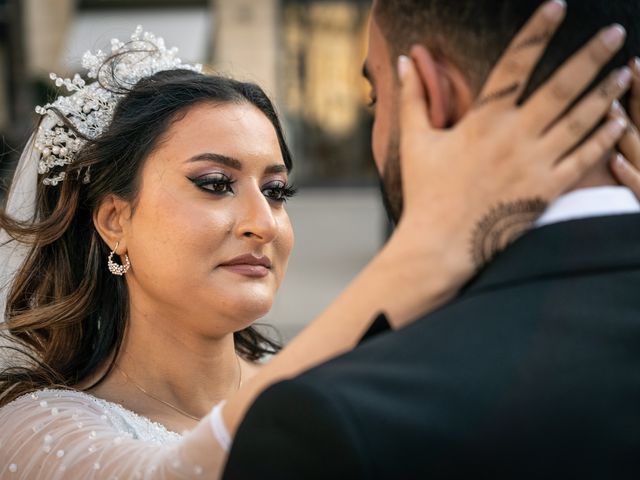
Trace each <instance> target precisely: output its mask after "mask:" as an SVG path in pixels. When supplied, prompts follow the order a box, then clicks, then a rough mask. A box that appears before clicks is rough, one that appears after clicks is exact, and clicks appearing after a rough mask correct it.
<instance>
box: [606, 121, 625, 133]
mask: <svg viewBox="0 0 640 480" xmlns="http://www.w3.org/2000/svg"><path fill="white" fill-rule="evenodd" d="M609 128H610V130H611V133H612V134H613V135H614V136H616V137H618V136H620V135H622V132H624V131H625V129H626V128H627V120H626V119H624V118H616V119H615V120H614V121H613V122H611V125H610V127H609Z"/></svg>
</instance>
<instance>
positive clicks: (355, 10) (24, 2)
mask: <svg viewBox="0 0 640 480" xmlns="http://www.w3.org/2000/svg"><path fill="white" fill-rule="evenodd" d="M369 3H370V1H369V0H0V135H1V136H2V139H3V141H2V145H1V147H0V181H1V182H2V183H0V198H2V197H4V195H5V193H6V187H7V184H8V181H9V178H10V176H11V172H12V167H13V166H14V165H15V162H16V161H17V158H18V156H19V153H20V151H21V150H22V146H23V144H24V143H25V141H26V140H27V138H28V136H29V134H30V131H31V129H32V128H33V125H34V122H35V120H36V116H35V114H34V110H33V108H34V106H35V105H36V104H43V103H46V101H47V100H50V99H51V98H52V97H53V98H55V95H56V91H55V90H54V89H52V87H51V82H50V81H49V80H48V74H49V72H56V73H58V74H61V75H63V74H69V73H73V72H75V71H77V70H79V59H80V57H81V55H82V53H84V51H86V50H88V49H92V50H95V49H97V48H103V49H105V48H107V47H108V44H109V43H108V42H109V40H110V39H111V38H112V37H118V38H120V39H125V38H127V37H128V36H129V35H130V34H131V32H132V31H133V30H134V28H135V26H136V25H138V24H141V25H143V26H144V28H145V30H148V31H152V32H154V33H155V34H157V35H159V36H162V37H164V39H165V41H166V43H167V45H170V46H173V45H175V46H178V47H179V48H180V53H181V58H182V59H183V60H184V61H188V62H200V63H203V64H205V65H207V67H208V68H209V70H210V71H213V72H218V73H223V74H227V75H231V76H234V77H236V78H239V79H243V80H251V81H254V82H256V83H259V84H260V85H261V86H262V87H263V88H264V89H265V90H266V91H267V93H269V94H270V95H271V97H272V98H273V99H274V101H275V103H276V105H277V107H278V110H279V111H280V114H281V116H282V120H283V122H284V124H285V129H286V132H287V135H288V139H289V142H290V145H291V147H292V150H293V152H294V157H295V168H294V177H293V180H294V183H295V184H296V185H297V186H298V187H300V194H299V195H298V196H297V197H296V198H294V199H293V200H292V201H291V202H290V203H289V204H288V207H287V208H288V210H289V214H290V216H291V218H292V222H293V225H294V229H295V232H296V247H295V250H294V253H293V256H292V258H291V262H290V268H289V273H288V276H287V278H286V280H285V283H284V285H283V287H282V289H281V292H280V294H279V296H278V297H277V299H276V303H275V306H274V309H273V311H272V312H271V314H270V315H269V316H268V318H266V319H265V321H266V322H267V323H271V324H273V325H274V326H276V327H277V329H278V330H279V331H280V332H281V333H282V335H283V337H284V338H285V339H288V338H290V337H291V336H292V335H293V334H294V333H295V332H297V331H299V330H300V329H301V328H302V327H303V326H304V325H305V324H306V323H307V322H308V321H309V320H311V319H312V318H313V317H314V316H315V315H317V314H318V313H319V312H320V311H321V310H322V309H323V307H325V306H327V305H328V304H329V302H330V301H331V300H332V299H333V298H335V296H336V295H337V294H338V293H339V292H340V291H341V290H342V288H344V286H346V284H347V283H348V282H349V280H351V279H352V278H353V276H354V275H355V274H356V273H357V272H358V271H359V270H360V269H361V268H362V267H363V266H364V265H365V264H366V263H367V261H368V260H369V259H370V258H371V256H372V255H373V254H374V253H375V252H376V251H377V249H378V248H379V247H380V245H381V244H382V242H383V240H384V236H385V231H386V229H387V225H386V217H385V215H384V213H383V209H382V205H381V202H380V200H379V194H378V186H377V185H378V182H377V177H376V175H375V170H374V167H373V161H372V159H371V153H370V147H369V144H370V127H371V116H370V113H369V112H368V111H367V108H366V103H367V97H368V91H367V88H368V87H367V86H366V84H365V82H364V81H363V80H362V78H361V76H360V71H361V66H362V62H363V59H364V57H365V54H366V22H367V15H368V9H369Z"/></svg>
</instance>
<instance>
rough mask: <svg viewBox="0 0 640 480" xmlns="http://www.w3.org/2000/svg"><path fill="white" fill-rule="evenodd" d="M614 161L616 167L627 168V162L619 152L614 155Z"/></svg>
mask: <svg viewBox="0 0 640 480" xmlns="http://www.w3.org/2000/svg"><path fill="white" fill-rule="evenodd" d="M614 162H615V164H616V166H617V167H621V168H627V166H628V164H627V159H626V158H624V156H622V154H621V153H617V154H616V157H615V159H614Z"/></svg>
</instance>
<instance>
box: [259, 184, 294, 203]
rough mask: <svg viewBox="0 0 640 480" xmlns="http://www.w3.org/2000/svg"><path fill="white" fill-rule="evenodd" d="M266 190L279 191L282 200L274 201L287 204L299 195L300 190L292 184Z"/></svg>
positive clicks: (276, 199) (275, 199)
mask: <svg viewBox="0 0 640 480" xmlns="http://www.w3.org/2000/svg"><path fill="white" fill-rule="evenodd" d="M265 190H277V191H279V192H281V195H282V197H281V198H272V200H274V201H276V202H278V201H280V202H286V201H287V200H288V199H290V198H292V197H294V196H295V195H296V194H297V193H298V189H297V188H296V187H294V186H293V185H291V184H288V183H286V184H284V185H282V186H280V187H270V188H267V189H265Z"/></svg>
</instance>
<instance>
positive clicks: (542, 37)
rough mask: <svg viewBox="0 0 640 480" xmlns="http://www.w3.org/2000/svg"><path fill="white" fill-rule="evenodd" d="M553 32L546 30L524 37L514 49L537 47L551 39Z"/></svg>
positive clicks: (515, 50)
mask: <svg viewBox="0 0 640 480" xmlns="http://www.w3.org/2000/svg"><path fill="white" fill-rule="evenodd" d="M552 35H553V33H552V32H549V31H546V32H542V33H539V34H537V35H532V36H531V37H529V38H526V39H524V40H523V41H522V42H520V43H519V44H517V45H516V46H515V47H513V51H514V52H517V51H519V50H524V49H526V48H531V47H535V46H537V45H541V44H545V43H547V42H549V40H551V36H552Z"/></svg>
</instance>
